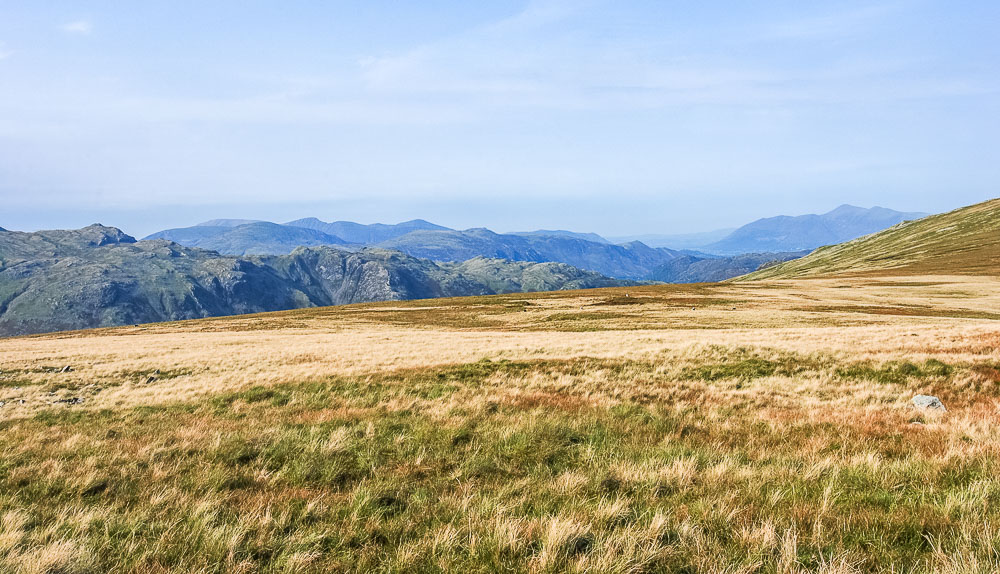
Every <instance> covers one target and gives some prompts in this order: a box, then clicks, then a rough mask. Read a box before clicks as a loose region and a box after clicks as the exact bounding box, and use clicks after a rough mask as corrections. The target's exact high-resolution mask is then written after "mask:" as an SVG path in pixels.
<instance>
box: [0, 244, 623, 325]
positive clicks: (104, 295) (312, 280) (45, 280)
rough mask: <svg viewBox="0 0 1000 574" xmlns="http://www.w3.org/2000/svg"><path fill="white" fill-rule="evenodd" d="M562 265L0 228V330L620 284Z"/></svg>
mask: <svg viewBox="0 0 1000 574" xmlns="http://www.w3.org/2000/svg"><path fill="white" fill-rule="evenodd" d="M624 284H627V282H622V281H616V280H613V279H609V278H607V277H603V276H601V275H599V274H597V273H592V272H587V271H582V270H580V269H575V268H573V267H570V266H568V265H559V264H524V263H510V262H502V261H496V262H477V263H475V264H472V263H470V264H468V265H464V266H462V265H439V264H436V263H434V262H432V261H428V260H425V259H417V258H415V257H411V256H408V255H405V254H403V253H400V252H397V251H390V250H385V249H378V248H366V249H362V250H360V251H358V252H349V251H344V250H340V249H335V248H332V247H325V246H322V247H311V248H298V249H296V250H295V251H294V252H293V253H291V254H289V255H282V256H271V257H250V258H244V257H232V256H224V255H219V254H218V253H216V252H213V251H205V250H202V249H197V248H191V247H184V246H181V245H178V244H176V243H172V242H170V241H166V240H162V239H161V240H151V241H139V242H137V241H136V240H135V239H134V238H132V237H129V236H128V235H126V234H124V233H122V232H121V231H120V230H118V229H115V228H113V227H104V226H100V225H93V226H90V227H87V228H84V229H81V230H75V231H42V232H37V233H21V232H11V231H5V232H0V336H9V335H20V334H30V333H42V332H49V331H59V330H69V329H82V328H91V327H104V326H113V325H127V324H132V323H149V322H158V321H172V320H180V319H195V318H202V317H214V316H220V315H236V314H243V313H255V312H261V311H277V310H285V309H296V308H302V307H315V306H327V305H338V304H345V303H358V302H368V301H392V300H403V299H424V298H431V297H449V296H463V295H487V294H494V293H501V292H513V291H522V290H541V289H545V290H559V289H566V288H588V287H608V286H615V285H624Z"/></svg>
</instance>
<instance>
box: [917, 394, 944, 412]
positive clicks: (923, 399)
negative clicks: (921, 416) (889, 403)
mask: <svg viewBox="0 0 1000 574" xmlns="http://www.w3.org/2000/svg"><path fill="white" fill-rule="evenodd" d="M910 402H911V403H913V406H915V407H920V408H922V409H937V410H939V411H947V410H948V409H946V408H944V403H942V402H941V399H939V398H937V397H932V396H930V395H917V396H915V397H913V400H911V401H910Z"/></svg>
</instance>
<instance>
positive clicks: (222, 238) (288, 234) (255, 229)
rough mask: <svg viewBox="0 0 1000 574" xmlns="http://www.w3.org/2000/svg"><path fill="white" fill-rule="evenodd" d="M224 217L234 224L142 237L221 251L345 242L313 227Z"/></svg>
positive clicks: (268, 251)
mask: <svg viewBox="0 0 1000 574" xmlns="http://www.w3.org/2000/svg"><path fill="white" fill-rule="evenodd" d="M225 221H233V222H234V224H233V225H207V224H200V225H196V226H194V227H184V228H179V229H167V230H165V231H160V232H157V233H154V234H152V235H150V236H148V237H146V239H166V240H169V241H173V242H175V243H180V244H181V245H185V246H188V247H199V248H201V249H208V250H211V251H218V252H219V253H222V254H224V255H282V254H285V253H291V252H292V251H295V249H296V248H297V247H313V246H318V245H346V244H347V242H346V241H344V240H343V239H341V238H339V237H336V236H333V235H330V234H328V233H324V232H322V231H317V230H315V229H306V228H302V227H292V226H288V225H278V224H277V223H270V222H267V221H256V222H251V223H239V222H238V221H239V220H221V222H225ZM209 223H211V222H209Z"/></svg>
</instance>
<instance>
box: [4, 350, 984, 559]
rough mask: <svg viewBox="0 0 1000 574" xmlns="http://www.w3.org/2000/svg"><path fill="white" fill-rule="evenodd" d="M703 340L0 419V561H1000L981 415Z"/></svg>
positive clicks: (919, 385)
mask: <svg viewBox="0 0 1000 574" xmlns="http://www.w3.org/2000/svg"><path fill="white" fill-rule="evenodd" d="M690 359H694V358H690ZM704 359H705V360H706V361H713V362H712V363H711V364H704V365H700V366H699V365H698V364H697V361H698V360H700V359H694V360H695V361H696V362H695V364H678V362H679V359H678V357H663V359H662V360H653V361H650V362H642V361H623V360H597V359H576V360H566V361H558V360H539V361H488V360H484V361H477V362H473V363H467V364H457V365H450V366H443V367H438V368H433V369H418V370H405V371H398V372H395V373H388V374H381V375H375V374H373V375H365V376H358V377H330V378H328V379H326V380H320V381H314V382H308V383H289V384H282V385H277V386H271V387H263V386H254V387H250V388H247V389H244V390H239V391H233V392H225V393H222V394H218V395H215V396H211V397H207V398H206V399H204V400H201V401H199V402H196V403H176V404H166V405H159V406H142V407H135V408H124V409H119V410H101V411H91V412H81V411H78V410H72V409H68V408H58V409H56V408H53V409H51V410H47V411H43V412H41V413H39V414H37V415H36V416H34V417H33V418H29V419H22V420H7V421H3V422H0V433H2V435H3V437H4V440H3V442H2V443H0V520H2V523H0V524H2V526H3V530H2V531H0V569H3V568H7V569H16V568H22V569H23V571H38V572H66V573H74V574H90V573H97V572H110V571H114V572H122V573H126V572H192V571H197V572H203V573H206V574H208V573H220V574H221V573H224V572H302V573H306V572H440V571H450V572H500V571H503V572H522V571H540V572H562V571H593V572H664V573H671V572H688V573H713V572H737V571H739V572H756V573H762V574H769V573H775V574H777V573H795V572H815V571H821V572H828V573H848V572H929V571H943V572H973V571H977V572H978V571H982V572H987V571H990V570H991V569H992V568H993V567H995V566H997V564H998V559H997V556H996V554H995V549H996V545H997V544H1000V538H998V536H1000V532H998V531H997V530H995V528H994V527H993V526H991V525H992V524H996V523H997V522H998V521H1000V510H998V507H997V505H996V504H995V503H994V502H995V500H996V499H997V497H998V496H1000V482H998V480H997V476H1000V465H998V462H997V458H996V455H995V454H996V453H995V451H994V450H991V447H988V446H985V445H984V444H983V443H984V441H985V440H987V439H986V437H985V436H983V432H985V431H984V430H983V429H979V430H977V431H975V432H973V431H969V432H971V433H972V434H968V433H966V430H968V429H962V428H955V429H952V428H950V427H949V426H947V425H944V424H942V425H939V426H929V425H923V426H915V425H912V424H909V419H910V418H911V417H912V415H911V413H910V411H908V410H907V409H902V408H897V407H893V406H891V405H886V404H885V403H884V400H883V398H882V397H879V396H877V395H871V396H869V397H867V398H866V399H852V400H851V402H850V403H849V404H845V403H844V402H843V401H840V400H838V399H839V397H837V396H830V394H829V393H830V389H831V386H830V385H829V384H824V385H817V386H816V387H815V388H812V389H808V388H807V389H804V390H800V396H798V397H787V396H785V395H783V394H782V393H781V389H782V388H783V387H785V386H787V385H788V384H789V383H790V380H788V379H784V380H778V381H776V382H775V383H773V384H770V383H767V382H766V380H767V378H768V377H774V376H778V377H787V376H795V377H800V379H799V380H800V381H804V380H809V379H810V378H823V377H830V378H832V379H833V380H837V378H838V377H839V376H840V375H838V373H840V372H841V371H842V370H843V369H848V370H850V372H851V373H852V374H851V375H849V377H855V376H858V377H861V378H865V377H867V375H866V374H864V373H862V372H861V371H858V370H856V369H855V370H851V369H854V367H850V366H844V365H839V364H838V363H837V361H836V360H835V359H834V358H833V357H821V356H809V357H803V356H796V355H791V354H781V353H775V352H770V351H767V350H761V351H759V352H754V351H750V350H747V349H735V350H727V349H725V348H722V347H718V348H712V349H708V350H706V356H705V357H704ZM871 369H872V371H871V372H872V373H879V372H885V371H886V370H887V369H888V370H898V368H897V367H896V366H893V367H891V368H889V367H886V366H882V365H872V366H871ZM914 369H915V370H914V371H913V372H910V371H911V369H909V368H906V369H905V370H906V371H907V373H908V374H907V378H906V379H905V380H902V382H901V383H900V384H909V385H911V388H912V389H913V391H916V390H918V389H920V390H923V389H925V388H927V385H929V384H930V385H934V386H931V387H930V390H935V389H941V388H944V387H949V386H951V387H952V389H953V390H952V391H951V392H950V394H949V395H948V398H949V401H950V404H951V405H952V406H956V407H958V406H962V407H967V408H970V409H973V410H970V411H969V413H975V412H977V411H975V410H974V408H975V404H976V401H980V400H984V399H986V398H992V399H995V398H996V397H998V396H1000V392H998V387H997V386H996V385H995V384H994V385H993V386H992V387H989V388H982V389H980V390H979V391H978V392H977V393H976V394H973V393H971V392H968V391H963V390H958V389H954V386H953V385H952V383H953V379H954V377H956V376H959V375H963V374H966V373H968V372H969V371H970V367H954V366H949V365H945V364H944V363H941V362H932V361H928V362H926V363H925V364H924V365H923V366H919V367H918V366H914ZM845 372H846V371H845ZM685 380H689V381H690V382H688V383H685V382H683V381H685ZM907 381H908V382H907ZM837 384H838V385H843V384H845V382H844V381H843V380H841V382H840V383H837ZM850 388H851V387H840V390H841V391H842V392H849V390H850ZM803 398H807V399H809V400H808V401H802V400H801V399H803ZM834 402H836V405H837V406H833V403H834ZM807 404H808V406H807ZM856 409H863V410H864V412H865V415H864V416H863V417H858V416H854V413H855V412H856ZM987 409H988V407H987ZM845 410H848V411H850V412H844V411H845ZM966 416H970V417H971V416H978V415H973V414H968V415H966ZM970 428H978V427H975V426H974V425H970ZM977 433H978V434H977ZM955 560H960V561H963V562H962V563H967V562H974V563H975V564H977V565H978V566H979V567H980V569H967V570H960V569H949V567H952V568H953V562H954V561H955ZM26 564H27V565H29V566H30V565H31V564H42V565H44V568H38V569H36V570H29V569H28V567H26V566H25V565H26ZM4 571H11V570H4Z"/></svg>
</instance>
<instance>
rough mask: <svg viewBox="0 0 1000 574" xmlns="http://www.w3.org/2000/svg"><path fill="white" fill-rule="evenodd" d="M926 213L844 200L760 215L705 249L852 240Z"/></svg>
mask: <svg viewBox="0 0 1000 574" xmlns="http://www.w3.org/2000/svg"><path fill="white" fill-rule="evenodd" d="M926 215H927V214H924V213H904V212H901V211H894V210H892V209H886V208H884V207H871V208H864V207H857V206H855V205H850V204H844V205H841V206H839V207H837V208H836V209H834V210H832V211H828V212H827V213H824V214H822V215H816V214H806V215H798V216H788V215H779V216H776V217H767V218H764V219H758V220H757V221H754V222H751V223H748V224H746V225H744V226H743V227H740V228H739V229H737V230H735V231H733V232H732V233H730V234H729V235H727V236H726V237H724V238H723V239H721V240H719V241H716V242H715V243H711V244H709V245H706V246H704V248H702V249H703V250H704V251H706V252H709V253H716V254H723V255H733V254H738V253H763V252H789V251H803V250H812V249H816V248H817V247H822V246H824V245H833V244H836V243H842V242H844V241H850V240H851V239H856V238H858V237H861V236H864V235H869V234H871V233H875V232H878V231H882V230H883V229H887V228H889V227H892V226H893V225H896V224H897V223H902V222H903V221H907V220H911V219H920V218H922V217H925V216H926Z"/></svg>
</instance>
